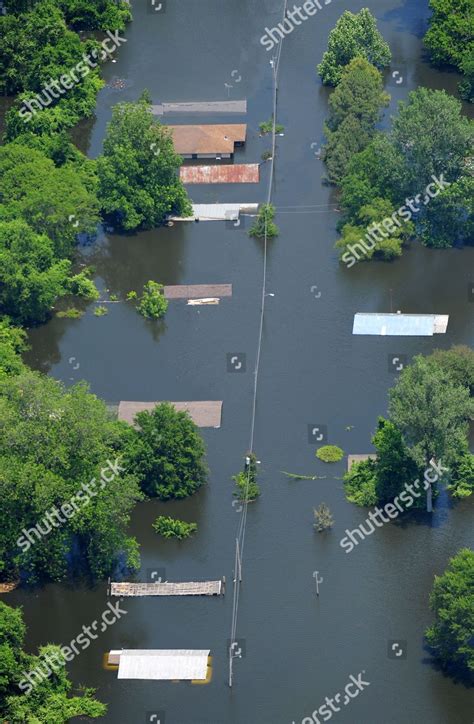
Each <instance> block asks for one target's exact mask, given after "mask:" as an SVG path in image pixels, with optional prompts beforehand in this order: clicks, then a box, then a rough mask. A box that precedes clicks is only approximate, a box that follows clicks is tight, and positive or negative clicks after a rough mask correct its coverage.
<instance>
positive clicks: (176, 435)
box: [125, 402, 207, 500]
mask: <svg viewBox="0 0 474 724" xmlns="http://www.w3.org/2000/svg"><path fill="white" fill-rule="evenodd" d="M135 420H136V424H137V431H136V434H134V435H133V437H132V438H131V440H130V443H129V445H128V447H127V450H126V454H125V459H126V466H127V469H129V470H130V472H131V473H132V474H133V475H135V477H136V478H137V479H138V480H139V482H140V485H141V488H142V490H143V492H144V493H145V494H146V495H147V496H149V497H156V498H160V500H169V499H171V498H177V499H180V498H185V497H187V496H188V495H192V494H193V493H195V492H196V491H197V490H199V488H200V487H201V486H202V485H204V483H205V482H206V477H207V469H206V465H205V463H204V455H205V447H204V443H203V440H202V438H201V436H200V434H199V431H198V429H197V427H196V425H195V423H194V422H193V420H192V419H191V417H190V416H189V414H188V413H187V412H181V411H177V410H176V409H175V408H174V407H173V405H171V404H170V403H168V402H163V403H161V404H159V405H157V406H156V407H155V408H154V409H153V410H152V411H151V412H148V411H144V412H139V413H138V414H137V416H136V418H135Z"/></svg>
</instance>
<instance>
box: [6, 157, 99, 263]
mask: <svg viewBox="0 0 474 724" xmlns="http://www.w3.org/2000/svg"><path fill="white" fill-rule="evenodd" d="M0 199H1V202H2V203H1V204H0V220H4V221H12V220H15V219H18V218H22V219H23V220H24V221H26V223H27V224H28V225H29V226H30V227H31V228H32V229H33V230H34V231H35V232H36V233H37V234H46V235H47V236H49V238H50V239H51V240H52V241H53V243H54V252H55V255H56V256H57V257H58V258H63V257H66V256H69V255H70V254H71V252H72V250H73V247H74V244H75V240H76V237H77V234H78V233H79V232H89V233H94V232H95V230H96V226H97V223H98V221H99V214H98V202H97V199H96V197H95V181H94V176H93V175H91V174H90V171H89V168H88V167H84V169H81V168H78V167H77V166H75V165H70V164H65V165H64V166H62V167H60V168H57V167H56V166H55V165H54V163H53V161H51V159H49V158H46V156H44V154H43V153H41V152H40V151H36V150H33V149H31V148H28V147H26V146H21V145H18V144H16V143H9V144H7V145H6V146H2V147H0Z"/></svg>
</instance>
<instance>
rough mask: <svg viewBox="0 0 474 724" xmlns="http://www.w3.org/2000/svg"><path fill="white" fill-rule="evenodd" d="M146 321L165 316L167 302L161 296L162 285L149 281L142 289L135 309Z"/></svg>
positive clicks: (162, 295)
mask: <svg viewBox="0 0 474 724" xmlns="http://www.w3.org/2000/svg"><path fill="white" fill-rule="evenodd" d="M137 309H138V311H139V312H140V314H141V315H142V317H145V318H146V319H160V318H161V317H164V316H165V314H166V310H167V309H168V300H167V299H165V296H164V294H163V284H158V282H153V281H149V282H147V283H146V284H145V286H144V287H143V294H142V296H141V299H140V302H139V304H138V307H137Z"/></svg>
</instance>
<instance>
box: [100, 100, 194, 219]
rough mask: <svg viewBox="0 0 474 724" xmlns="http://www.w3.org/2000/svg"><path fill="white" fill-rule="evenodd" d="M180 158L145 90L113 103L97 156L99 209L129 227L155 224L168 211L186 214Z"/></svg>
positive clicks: (188, 208)
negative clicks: (136, 98)
mask: <svg viewBox="0 0 474 724" xmlns="http://www.w3.org/2000/svg"><path fill="white" fill-rule="evenodd" d="M182 161H183V159H182V158H181V156H178V154H177V153H175V150H174V147H173V138H172V134H171V131H170V130H169V129H167V128H166V127H164V126H162V125H161V123H159V121H156V120H155V119H154V118H153V115H152V110H151V103H150V102H149V97H148V96H147V95H146V94H144V95H142V98H141V99H140V100H139V101H138V102H137V103H118V104H117V105H116V106H115V107H114V109H113V111H112V120H111V122H110V123H109V125H108V127H107V136H106V138H105V141H104V153H103V155H102V156H100V158H99V159H98V161H97V169H98V174H99V192H98V196H99V200H100V202H101V204H102V209H103V211H104V212H105V213H106V214H109V215H110V216H111V217H113V219H114V221H115V222H116V223H117V224H118V225H119V226H120V227H121V228H123V229H125V230H128V231H130V230H132V229H138V228H148V229H149V228H152V227H155V226H159V225H160V224H163V223H164V221H165V220H166V218H167V217H168V216H170V215H175V216H190V215H191V212H192V209H191V204H190V202H189V199H188V196H187V193H186V191H185V188H184V186H183V184H182V182H181V180H180V178H179V167H180V166H181V164H182Z"/></svg>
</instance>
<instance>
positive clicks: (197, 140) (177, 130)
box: [168, 123, 247, 157]
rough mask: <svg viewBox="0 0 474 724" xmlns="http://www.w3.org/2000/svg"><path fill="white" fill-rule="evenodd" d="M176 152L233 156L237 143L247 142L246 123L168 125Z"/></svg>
mask: <svg viewBox="0 0 474 724" xmlns="http://www.w3.org/2000/svg"><path fill="white" fill-rule="evenodd" d="M168 128H169V129H170V130H171V132H172V134H173V143H174V148H175V151H176V153H179V154H182V155H183V156H205V155H207V156H209V157H213V156H216V155H222V156H224V157H228V156H231V155H232V154H233V153H234V146H235V144H236V143H240V144H242V143H245V138H246V135H247V126H246V124H245V123H229V124H218V125H211V124H209V125H199V126H191V125H189V126H188V125H181V126H168Z"/></svg>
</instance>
